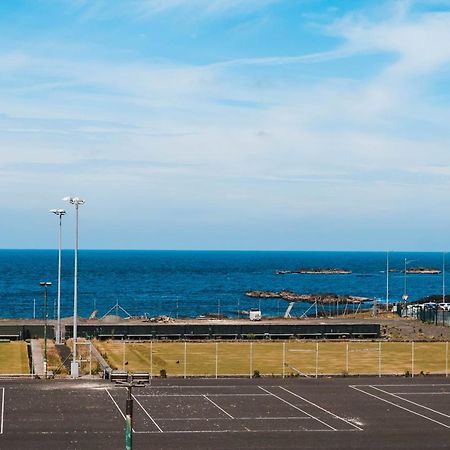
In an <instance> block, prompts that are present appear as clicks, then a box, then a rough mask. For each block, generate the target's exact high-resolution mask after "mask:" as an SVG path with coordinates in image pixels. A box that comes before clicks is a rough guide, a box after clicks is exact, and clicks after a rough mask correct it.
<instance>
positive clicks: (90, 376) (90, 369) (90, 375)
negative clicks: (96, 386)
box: [89, 341, 92, 378]
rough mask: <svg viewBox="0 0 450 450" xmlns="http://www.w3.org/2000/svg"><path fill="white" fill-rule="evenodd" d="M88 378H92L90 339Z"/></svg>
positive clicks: (90, 346)
mask: <svg viewBox="0 0 450 450" xmlns="http://www.w3.org/2000/svg"><path fill="white" fill-rule="evenodd" d="M89 378H92V341H89Z"/></svg>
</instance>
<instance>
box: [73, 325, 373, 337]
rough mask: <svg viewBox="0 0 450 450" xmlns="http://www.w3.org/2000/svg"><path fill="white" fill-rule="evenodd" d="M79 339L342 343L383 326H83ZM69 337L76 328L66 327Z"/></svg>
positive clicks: (371, 333)
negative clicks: (275, 340)
mask: <svg viewBox="0 0 450 450" xmlns="http://www.w3.org/2000/svg"><path fill="white" fill-rule="evenodd" d="M77 328H78V336H81V337H86V338H93V337H96V338H98V339H136V340H138V339H288V338H291V337H292V338H303V339H333V338H334V339H340V338H360V339H364V338H372V339H373V338H379V337H380V324H373V323H356V324H355V323H352V324H347V323H333V324H296V323H285V324H279V323H277V324H268V323H260V324H256V323H255V324H249V323H243V324H236V323H233V324H223V323H220V324H219V323H218V324H189V323H185V324H177V323H174V324H139V325H138V324H132V325H123V324H120V325H119V324H114V325H113V324H92V325H90V324H80V325H78V327H77ZM65 329H66V337H67V338H69V337H72V335H73V326H72V325H66V327H65Z"/></svg>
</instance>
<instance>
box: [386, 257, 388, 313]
mask: <svg viewBox="0 0 450 450" xmlns="http://www.w3.org/2000/svg"><path fill="white" fill-rule="evenodd" d="M386 311H389V252H386Z"/></svg>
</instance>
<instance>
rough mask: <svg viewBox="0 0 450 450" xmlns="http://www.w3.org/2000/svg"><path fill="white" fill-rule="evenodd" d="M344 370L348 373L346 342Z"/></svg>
mask: <svg viewBox="0 0 450 450" xmlns="http://www.w3.org/2000/svg"><path fill="white" fill-rule="evenodd" d="M345 372H346V374H347V375H348V342H346V344H345Z"/></svg>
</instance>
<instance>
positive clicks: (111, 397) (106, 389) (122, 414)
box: [105, 388, 126, 420]
mask: <svg viewBox="0 0 450 450" xmlns="http://www.w3.org/2000/svg"><path fill="white" fill-rule="evenodd" d="M105 391H106V393H107V394H108V395H109V398H110V399H111V400H112V401H113V403H114V404H115V405H116V408H117V409H118V411H119V412H120V415H121V416H122V417H123V420H126V418H125V415H124V413H123V412H122V410H121V409H120V407H119V405H118V404H117V402H116V401H115V400H114V398H113V396H112V395H111V393H110V392H109V391H108V388H105Z"/></svg>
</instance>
